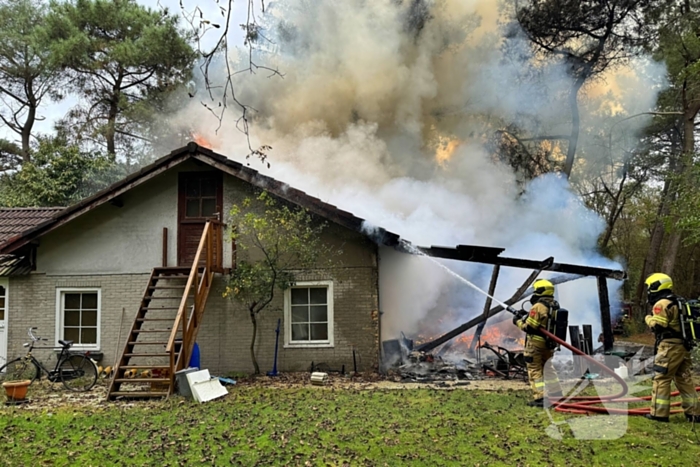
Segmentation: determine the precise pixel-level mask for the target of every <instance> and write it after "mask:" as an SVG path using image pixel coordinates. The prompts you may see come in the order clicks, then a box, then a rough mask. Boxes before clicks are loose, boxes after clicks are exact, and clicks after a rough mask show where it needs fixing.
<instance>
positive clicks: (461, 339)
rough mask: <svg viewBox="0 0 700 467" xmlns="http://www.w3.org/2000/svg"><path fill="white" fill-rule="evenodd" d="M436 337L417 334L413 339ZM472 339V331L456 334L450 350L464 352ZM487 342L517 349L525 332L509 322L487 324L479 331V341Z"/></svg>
mask: <svg viewBox="0 0 700 467" xmlns="http://www.w3.org/2000/svg"><path fill="white" fill-rule="evenodd" d="M437 337H439V334H438V335H434V336H425V335H419V336H417V337H416V338H415V341H416V344H419V345H420V344H421V343H425V342H430V341H432V340H433V339H436V338H437ZM473 339H474V333H471V334H467V335H464V334H462V335H461V336H457V337H455V338H454V340H453V343H452V345H451V347H450V350H451V351H456V352H462V351H463V352H466V351H467V349H468V348H469V347H470V346H471V343H472V340H473ZM487 342H488V343H489V344H491V345H494V346H500V347H503V348H506V349H508V350H518V349H522V348H523V347H524V346H525V334H524V333H523V332H522V331H521V330H520V329H518V328H516V327H515V326H512V325H511V324H510V323H499V324H497V325H492V326H488V325H487V326H486V328H484V330H483V331H482V332H481V338H480V343H481V344H482V345H483V344H485V343H487ZM477 344H478V343H477ZM475 347H476V346H475Z"/></svg>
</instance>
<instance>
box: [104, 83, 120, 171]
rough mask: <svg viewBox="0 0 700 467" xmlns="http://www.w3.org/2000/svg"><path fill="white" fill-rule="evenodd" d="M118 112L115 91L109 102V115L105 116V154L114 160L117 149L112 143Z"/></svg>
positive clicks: (117, 93)
mask: <svg viewBox="0 0 700 467" xmlns="http://www.w3.org/2000/svg"><path fill="white" fill-rule="evenodd" d="M118 111H119V91H118V90H115V93H114V94H113V95H112V99H111V100H110V102H109V114H108V115H107V131H106V133H105V138H106V139H107V153H108V154H109V156H110V157H111V158H112V160H114V159H115V158H116V154H117V149H116V144H115V141H114V139H115V138H114V137H115V134H116V127H117V113H118Z"/></svg>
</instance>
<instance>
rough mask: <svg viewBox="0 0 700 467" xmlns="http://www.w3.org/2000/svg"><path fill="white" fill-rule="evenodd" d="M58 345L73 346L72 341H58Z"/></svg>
mask: <svg viewBox="0 0 700 467" xmlns="http://www.w3.org/2000/svg"><path fill="white" fill-rule="evenodd" d="M58 343H59V344H61V345H62V346H63V347H70V346H71V345H73V341H58Z"/></svg>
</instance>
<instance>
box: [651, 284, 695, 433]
mask: <svg viewBox="0 0 700 467" xmlns="http://www.w3.org/2000/svg"><path fill="white" fill-rule="evenodd" d="M644 283H645V284H646V288H647V300H648V301H649V304H650V305H651V306H652V312H651V314H649V315H647V316H646V317H645V319H644V321H646V323H647V326H649V327H650V328H651V329H652V331H653V332H654V334H655V335H656V345H655V348H654V350H655V352H654V383H653V387H652V393H651V413H649V414H647V415H645V416H646V418H648V419H650V420H654V421H657V422H668V416H669V413H670V409H671V381H673V382H674V383H676V388H678V391H679V392H680V393H681V399H682V407H683V411H684V412H685V418H686V419H687V420H688V421H689V422H700V407H698V405H699V404H698V395H697V394H696V392H695V386H694V385H693V380H692V376H691V367H692V365H691V361H690V351H689V348H690V345H689V342H684V341H683V334H682V332H681V323H680V315H679V310H678V302H677V301H676V297H675V296H674V295H673V291H672V290H673V281H672V280H671V278H670V277H669V276H667V275H666V274H661V273H656V274H652V275H651V276H649V277H648V278H647V280H646V281H645V282H644Z"/></svg>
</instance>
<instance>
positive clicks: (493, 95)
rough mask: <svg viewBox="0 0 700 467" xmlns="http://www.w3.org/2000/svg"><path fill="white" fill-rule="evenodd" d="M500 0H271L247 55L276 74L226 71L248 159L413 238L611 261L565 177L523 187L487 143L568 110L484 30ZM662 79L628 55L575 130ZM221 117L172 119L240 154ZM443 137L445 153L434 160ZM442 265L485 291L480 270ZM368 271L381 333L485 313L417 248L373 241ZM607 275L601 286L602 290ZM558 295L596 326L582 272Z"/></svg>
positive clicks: (645, 98)
mask: <svg viewBox="0 0 700 467" xmlns="http://www.w3.org/2000/svg"><path fill="white" fill-rule="evenodd" d="M498 3H499V2H496V1H493V0H471V1H464V0H433V1H431V0H405V1H401V0H377V1H372V2H367V1H363V0H345V1H343V2H323V1H317V0H287V1H284V2H277V3H275V4H274V5H272V4H271V5H269V6H268V16H267V17H266V18H265V19H264V21H263V22H264V24H265V26H266V29H264V30H263V32H264V34H265V37H266V38H267V39H270V41H269V42H268V41H267V40H262V39H261V40H260V42H259V44H260V46H261V47H263V48H264V49H266V50H265V52H264V53H259V54H258V55H256V57H255V58H256V60H257V61H258V62H260V63H264V64H265V65H267V66H270V67H273V68H278V69H280V70H281V71H282V72H284V73H285V76H284V78H283V79H279V78H278V77H274V76H273V77H269V76H268V74H267V73H265V72H264V70H258V73H257V74H255V75H250V74H244V75H238V76H237V77H236V78H235V81H234V84H235V88H236V90H237V98H238V99H239V100H240V101H241V102H244V103H246V104H249V105H251V106H252V107H253V108H254V109H256V111H257V113H256V114H255V121H254V126H253V130H252V145H253V146H254V147H257V146H258V145H262V144H266V145H270V146H272V147H273V150H272V152H271V154H270V160H271V162H272V165H271V168H269V169H268V168H266V167H256V168H258V169H259V170H260V171H261V172H263V173H265V174H266V175H270V176H272V177H274V178H277V179H280V180H282V181H284V182H286V183H288V184H290V185H291V186H294V187H296V188H299V189H302V190H304V191H307V192H308V193H310V194H312V195H314V196H318V197H320V198H321V199H323V200H324V201H328V202H330V203H332V204H335V205H337V206H339V207H341V208H342V209H344V210H348V211H350V212H353V213H354V214H356V215H357V216H360V217H363V218H365V219H367V221H368V223H369V224H370V225H375V226H382V227H384V228H386V229H387V230H390V231H393V232H395V233H398V234H399V235H401V236H402V238H405V239H407V240H409V241H411V242H414V243H415V244H418V245H426V246H430V245H445V246H454V245H457V244H474V245H483V246H495V247H503V248H506V250H505V252H504V253H503V255H504V256H510V257H520V258H528V259H538V260H540V259H541V260H544V259H545V258H547V257H549V256H554V258H555V260H556V261H557V262H570V263H575V264H584V265H593V266H602V267H610V268H621V267H620V265H619V264H617V263H615V262H614V261H611V260H608V259H606V258H603V257H602V256H600V254H599V253H598V252H597V250H596V242H597V238H598V236H599V235H600V234H601V233H602V231H603V229H604V223H603V221H602V220H601V219H600V218H599V217H597V216H596V215H595V214H594V213H592V212H591V211H590V210H588V209H586V207H585V206H584V205H583V204H582V203H581V201H580V200H579V199H578V197H577V196H576V195H575V194H574V192H573V191H572V190H571V188H570V187H569V184H568V181H567V180H565V179H564V178H562V177H559V176H557V175H554V174H551V175H546V176H543V177H540V178H538V179H536V180H533V181H532V182H530V183H529V184H527V185H526V186H525V187H523V186H521V185H519V184H518V183H517V181H516V175H515V174H514V173H513V171H512V169H511V168H509V167H508V166H506V165H504V164H502V163H499V162H497V161H495V160H494V158H493V157H492V155H491V154H490V152H489V151H488V150H487V145H486V142H487V140H488V139H489V137H490V136H492V135H493V134H494V132H495V131H496V130H498V129H500V128H503V127H504V126H506V125H509V124H516V125H518V126H519V127H521V128H526V129H529V130H532V131H535V130H537V131H538V132H540V133H544V134H561V133H566V132H567V131H568V130H569V123H568V121H567V119H568V118H570V116H569V114H568V107H567V105H566V98H567V96H566V90H567V89H568V86H569V84H570V83H571V80H570V77H569V76H568V75H567V74H566V70H565V68H564V67H563V66H561V65H558V64H548V63H545V62H542V61H541V60H539V59H538V58H536V57H535V56H533V54H532V53H531V52H530V49H529V48H528V44H527V42H526V41H525V40H524V39H518V36H517V34H516V35H514V36H513V35H511V38H510V39H509V40H508V41H507V42H506V41H505V40H504V38H503V35H502V33H501V29H500V28H499V27H498V26H497V24H496V19H497V18H498V17H499V16H498V11H499V10H498ZM501 20H502V21H503V22H505V23H507V22H508V21H507V20H508V18H501ZM245 56H246V55H245V54H235V56H234V55H232V56H231V57H230V58H231V60H232V61H236V60H239V58H238V57H245ZM235 65H236V64H235V63H234V66H235ZM222 72H223V70H222ZM660 74H663V73H662V70H661V69H659V68H658V66H656V65H653V64H651V63H649V62H643V61H640V62H638V63H635V64H634V68H633V67H628V68H625V69H624V70H623V72H621V71H619V70H618V71H615V72H614V73H611V74H610V75H609V76H608V77H607V78H606V79H607V81H606V80H601V81H598V82H596V83H592V84H591V85H590V86H589V87H590V89H591V98H590V99H589V100H586V103H585V105H582V111H583V115H582V120H583V122H584V125H588V127H589V128H593V129H594V130H592V131H591V133H593V134H598V138H599V137H600V134H601V131H603V130H601V129H602V128H604V127H605V125H608V126H609V124H610V118H611V115H612V114H613V113H614V112H622V113H625V112H626V113H630V112H636V111H643V110H647V108H648V107H650V106H652V105H653V103H654V101H655V97H656V92H658V90H659V88H658V86H657V87H656V88H655V87H654V86H656V84H655V83H658V82H659V79H658V76H659V75H660ZM619 80H622V84H620V82H619ZM593 91H595V92H593ZM631 96H633V98H631ZM609 102H614V106H613V107H614V108H612V107H611V105H612V104H611V105H606V103H609ZM229 104H230V105H233V104H232V103H229ZM645 106H646V107H645ZM615 109H617V110H615ZM640 109H641V110H640ZM229 118H230V119H231V120H228V121H225V122H224V128H223V129H222V130H219V132H218V133H216V132H214V128H216V126H217V124H218V122H217V121H216V120H214V119H213V118H212V117H211V116H210V115H209V113H208V111H207V110H205V109H204V108H203V107H201V106H200V105H198V104H197V103H195V104H193V105H192V106H191V107H190V108H188V109H187V110H186V112H183V115H182V121H183V123H186V124H187V125H188V126H190V127H191V126H192V125H193V123H192V122H195V123H194V125H196V126H197V128H196V130H197V132H198V133H199V134H201V135H204V136H205V137H206V138H208V139H209V140H210V141H212V142H213V143H214V149H216V150H219V151H220V152H223V153H225V154H227V155H229V156H230V157H233V158H236V159H239V160H240V159H241V158H242V156H243V155H245V154H247V153H248V152H249V151H248V146H247V142H246V139H245V137H244V136H243V135H242V134H241V133H240V132H239V131H237V130H236V128H235V126H234V123H233V122H232V120H233V116H231V117H229ZM227 122H229V123H227ZM640 123H642V122H640ZM596 128H597V130H596ZM628 128H630V127H628ZM603 134H605V132H604V131H603ZM586 138H587V137H586V135H585V134H584V135H582V139H581V142H580V151H579V154H581V157H589V158H590V159H591V160H593V159H596V158H599V157H600V156H599V154H598V152H597V146H595V145H594V143H595V142H596V141H597V140H596V138H593V137H591V138H590V141H587V139H586ZM445 141H453V142H455V146H456V149H455V150H454V151H453V152H452V153H451V154H447V156H449V157H447V156H446V157H445V158H444V159H445V160H444V161H442V162H441V163H438V162H437V161H436V157H435V155H436V151H437V150H439V148H440V145H441V144H443V143H444V142H445ZM457 141H459V144H458V145H457V144H456V142H457ZM522 190H524V191H523V192H522V193H521V191H522ZM446 264H449V266H450V268H452V269H454V270H455V271H457V272H459V273H460V274H462V275H464V276H465V277H467V278H468V279H469V280H472V281H473V282H475V283H476V284H477V285H478V286H480V287H484V288H486V287H487V286H488V281H489V277H490V271H491V268H490V267H488V266H483V265H474V264H467V263H457V262H454V261H449V262H447V263H446ZM381 265H382V266H381V268H382V277H381V279H380V280H381V284H380V286H381V287H380V289H381V290H380V296H381V301H382V302H381V308H382V310H381V311H382V312H383V315H382V334H383V335H382V338H383V339H386V338H392V337H396V336H397V335H398V333H399V332H400V331H404V332H406V334H414V333H416V332H419V331H421V330H422V329H423V328H424V327H425V326H427V325H428V323H429V322H430V323H433V324H432V326H433V329H430V331H432V332H435V331H437V332H441V331H445V330H448V329H450V328H452V327H454V326H456V325H458V324H461V323H462V322H463V321H466V320H467V319H469V318H470V317H472V316H474V315H475V314H476V313H479V312H481V310H482V308H483V301H484V298H483V297H482V296H480V295H478V294H476V293H475V292H474V291H473V290H470V289H468V288H466V287H465V286H464V285H463V284H459V283H457V282H456V281H455V280H454V278H452V277H449V275H448V274H446V273H445V272H444V271H442V270H441V269H440V268H439V267H437V266H436V265H434V264H431V263H430V261H429V260H426V259H425V258H417V257H411V256H409V255H405V254H399V253H396V252H387V251H383V252H382V258H381ZM529 273H530V271H523V270H512V269H504V270H503V271H502V273H501V278H500V280H499V285H498V288H497V291H496V293H497V296H498V297H499V298H500V299H503V300H505V299H506V298H508V297H510V296H511V295H512V294H513V293H514V291H515V289H516V288H517V287H518V286H520V284H521V283H522V281H523V280H524V279H525V278H526V277H527V275H529ZM619 285H620V284H619V283H614V284H613V283H611V284H610V286H611V292H612V293H613V297H614V294H615V293H616V292H617V288H618V287H619ZM558 297H559V299H560V301H561V303H562V306H564V307H566V308H568V309H570V311H571V321H572V322H573V323H574V324H583V323H590V324H594V325H595V327H596V330H595V332H596V335H597V333H598V332H599V329H600V325H599V322H600V318H599V309H598V308H599V307H598V301H597V290H596V285H595V281H591V280H586V281H576V282H573V283H570V284H566V285H562V286H560V287H559V288H558ZM426 316H429V319H428V320H426V319H425V318H426ZM439 321H442V322H440V324H439V326H435V325H434V323H435V322H439Z"/></svg>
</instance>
